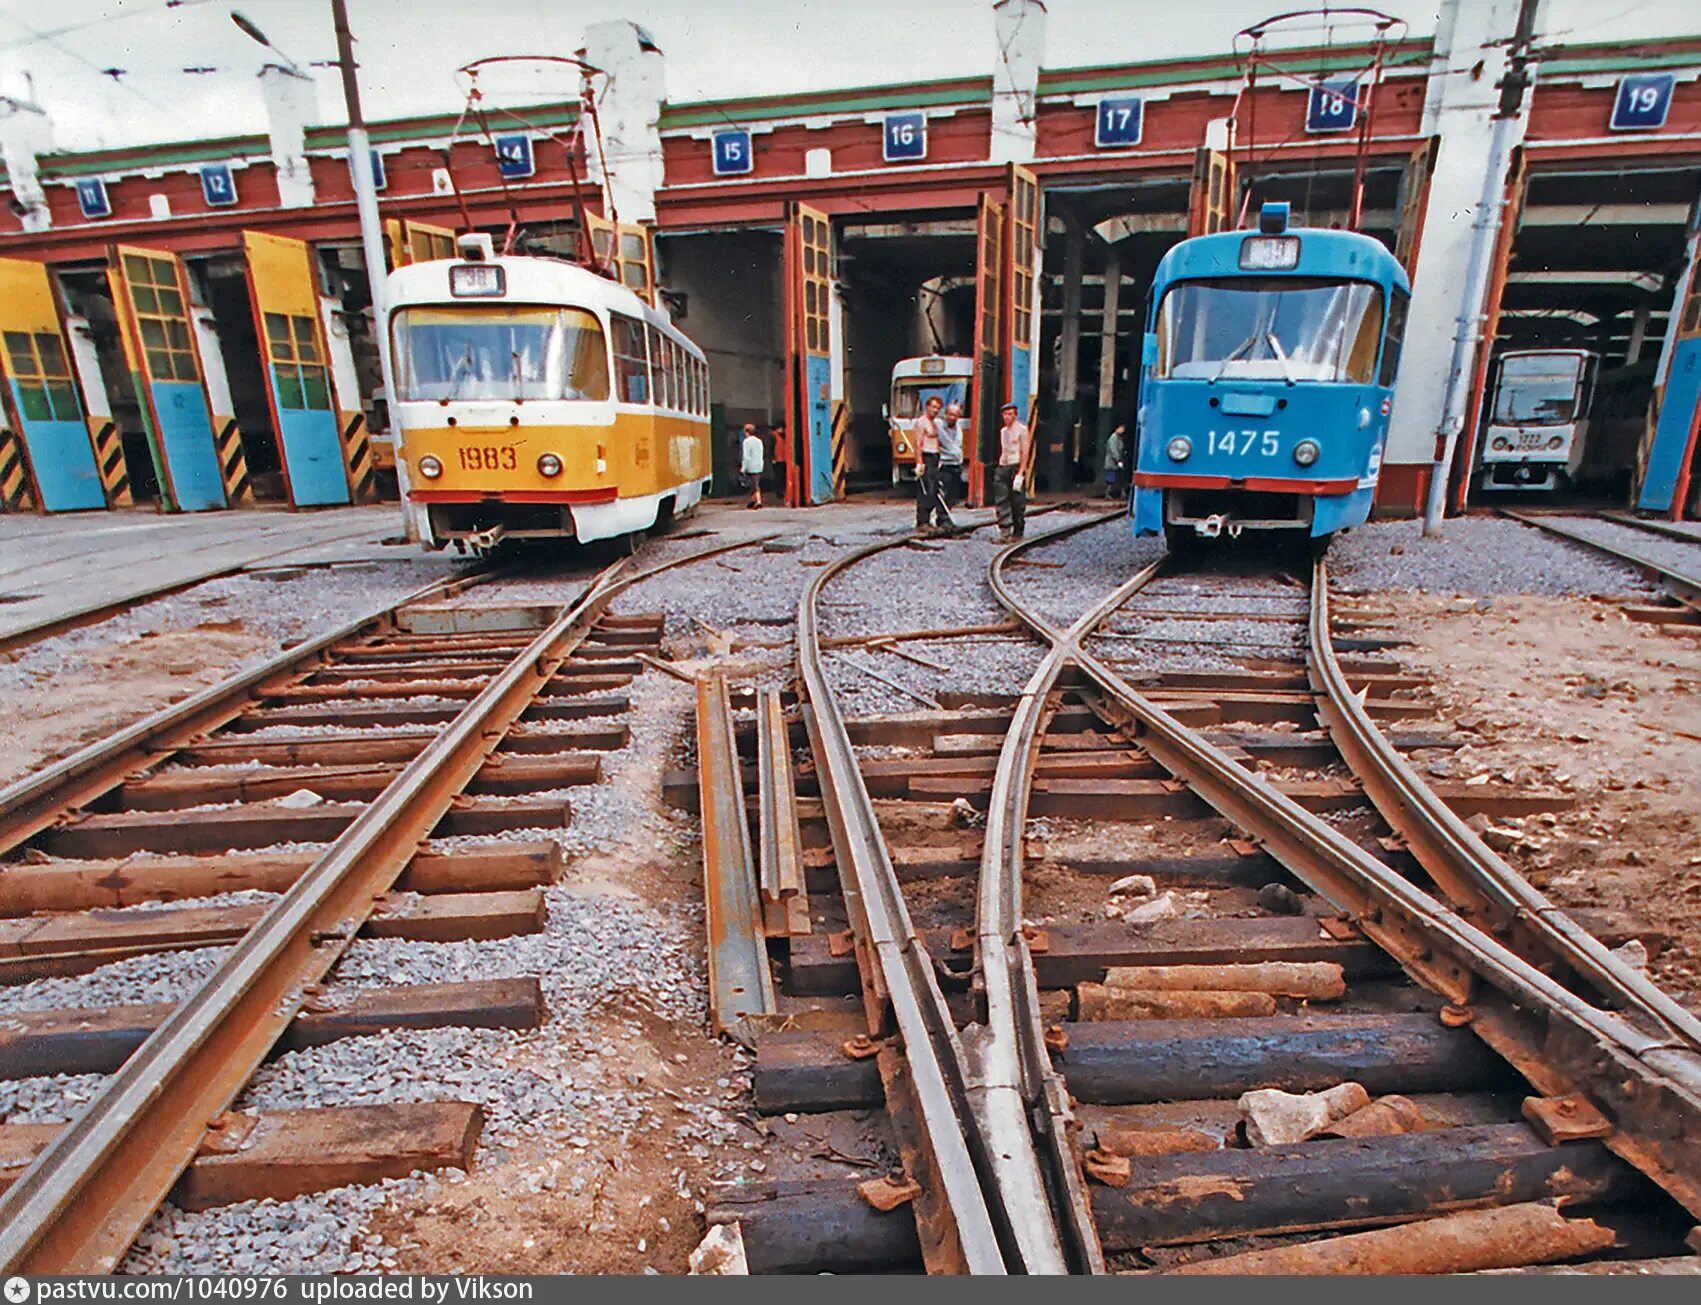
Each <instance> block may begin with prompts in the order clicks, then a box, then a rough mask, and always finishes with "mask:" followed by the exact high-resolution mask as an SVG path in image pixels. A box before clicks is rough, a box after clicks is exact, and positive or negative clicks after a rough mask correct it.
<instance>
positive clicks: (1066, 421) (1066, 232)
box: [1034, 206, 1085, 447]
mask: <svg viewBox="0 0 1701 1305" xmlns="http://www.w3.org/2000/svg"><path fill="white" fill-rule="evenodd" d="M1057 218H1058V221H1059V222H1060V223H1061V224H1062V226H1063V304H1062V313H1063V316H1062V323H1061V325H1060V327H1059V329H1058V335H1057V394H1056V400H1055V406H1056V412H1057V417H1056V423H1057V431H1058V436H1059V438H1060V440H1061V441H1062V443H1063V444H1064V445H1065V446H1066V447H1071V446H1073V444H1074V442H1075V427H1076V423H1077V422H1078V420H1079V417H1080V413H1079V408H1078V404H1077V398H1078V392H1079V390H1080V388H1081V258H1082V250H1083V245H1084V243H1085V242H1084V240H1083V238H1082V231H1081V223H1080V222H1079V220H1077V218H1076V217H1075V214H1074V213H1072V212H1070V211H1069V210H1068V209H1066V208H1063V207H1061V206H1059V209H1058V213H1057ZM1034 320H1035V321H1042V320H1043V318H1040V317H1036V318H1035V319H1034Z"/></svg>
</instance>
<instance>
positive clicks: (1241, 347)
mask: <svg viewBox="0 0 1701 1305" xmlns="http://www.w3.org/2000/svg"><path fill="white" fill-rule="evenodd" d="M1257 344H1258V332H1256V331H1254V332H1253V333H1252V334H1251V335H1249V336H1247V337H1246V338H1245V339H1244V340H1242V341H1241V342H1240V343H1239V344H1237V345H1235V347H1234V349H1233V351H1231V352H1230V354H1229V356H1228V357H1226V358H1224V359H1223V365H1222V366H1221V367H1219V368H1217V374H1216V375H1215V376H1213V377H1211V380H1210V384H1212V385H1215V384H1216V383H1217V382H1218V381H1220V380H1222V378H1223V373H1224V372H1226V371H1227V370H1228V369H1229V364H1230V363H1231V362H1234V361H1236V360H1237V359H1238V358H1239V357H1240V355H1241V354H1243V353H1250V352H1251V351H1252V350H1253V349H1254V348H1256V347H1257Z"/></svg>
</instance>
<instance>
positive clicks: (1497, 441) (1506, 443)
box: [1489, 435, 1512, 453]
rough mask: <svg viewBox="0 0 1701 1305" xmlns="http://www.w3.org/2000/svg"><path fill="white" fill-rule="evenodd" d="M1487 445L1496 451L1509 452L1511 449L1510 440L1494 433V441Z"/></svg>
mask: <svg viewBox="0 0 1701 1305" xmlns="http://www.w3.org/2000/svg"><path fill="white" fill-rule="evenodd" d="M1489 447H1491V448H1492V449H1493V450H1494V451H1495V452H1496V453H1510V452H1511V451H1512V441H1511V440H1509V439H1507V438H1506V437H1505V436H1504V435H1496V436H1495V437H1494V443H1493V444H1492V445H1490V446H1489Z"/></svg>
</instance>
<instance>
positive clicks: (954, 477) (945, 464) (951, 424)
mask: <svg viewBox="0 0 1701 1305" xmlns="http://www.w3.org/2000/svg"><path fill="white" fill-rule="evenodd" d="M962 484H963V405H962V404H960V403H947V404H946V405H945V415H944V416H943V417H941V418H940V419H939V492H940V493H941V494H942V495H944V498H945V506H946V507H951V506H953V505H955V504H957V503H959V502H961V501H962V500H961V499H960V498H959V497H958V495H959V494H961V492H962V488H961V487H962Z"/></svg>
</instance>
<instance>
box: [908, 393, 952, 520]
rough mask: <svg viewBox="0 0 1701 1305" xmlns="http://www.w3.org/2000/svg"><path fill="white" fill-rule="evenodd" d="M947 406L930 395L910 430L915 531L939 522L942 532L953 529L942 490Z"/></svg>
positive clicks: (936, 397) (937, 397)
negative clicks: (941, 448)
mask: <svg viewBox="0 0 1701 1305" xmlns="http://www.w3.org/2000/svg"><path fill="white" fill-rule="evenodd" d="M944 406H945V404H944V402H943V400H941V399H940V397H939V396H938V395H937V394H934V395H930V396H929V397H928V400H927V402H926V403H925V404H924V405H923V406H922V410H921V415H920V416H919V417H917V418H916V419H915V423H914V424H913V425H912V426H911V427H910V441H911V442H912V443H913V444H914V445H915V456H916V476H915V528H916V529H917V530H926V529H927V528H928V526H930V525H932V524H934V523H935V521H937V523H938V526H939V528H940V529H949V528H950V527H951V524H952V522H951V512H950V510H949V509H948V508H947V507H946V506H945V499H944V496H943V494H942V492H941V491H940V488H939V411H940V409H941V408H943V407H944Z"/></svg>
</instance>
